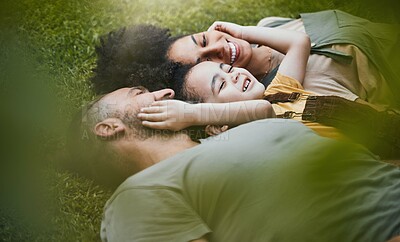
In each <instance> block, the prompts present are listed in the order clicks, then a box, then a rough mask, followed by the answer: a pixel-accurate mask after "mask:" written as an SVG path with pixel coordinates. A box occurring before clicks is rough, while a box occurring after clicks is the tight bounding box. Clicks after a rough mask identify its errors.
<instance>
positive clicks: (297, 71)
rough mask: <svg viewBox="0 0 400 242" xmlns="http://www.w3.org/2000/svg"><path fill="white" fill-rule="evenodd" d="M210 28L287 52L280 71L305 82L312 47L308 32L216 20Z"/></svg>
mask: <svg viewBox="0 0 400 242" xmlns="http://www.w3.org/2000/svg"><path fill="white" fill-rule="evenodd" d="M210 29H213V30H218V31H222V32H226V33H228V34H231V35H232V36H234V37H236V38H241V39H244V40H246V41H248V42H249V43H254V44H260V45H265V46H269V47H271V48H273V49H275V50H277V51H279V52H281V53H283V54H285V57H284V59H283V61H282V63H281V64H280V66H279V70H278V71H279V72H280V73H281V74H283V75H285V76H289V77H291V78H294V79H296V80H298V81H299V82H300V83H302V82H303V80H304V76H305V72H306V66H307V61H308V57H309V55H310V49H311V43H310V38H309V37H308V35H307V34H305V33H302V32H298V31H291V30H285V29H277V28H268V27H258V26H240V25H237V24H234V23H229V22H215V23H214V24H213V25H212V26H211V27H210V28H209V30H210Z"/></svg>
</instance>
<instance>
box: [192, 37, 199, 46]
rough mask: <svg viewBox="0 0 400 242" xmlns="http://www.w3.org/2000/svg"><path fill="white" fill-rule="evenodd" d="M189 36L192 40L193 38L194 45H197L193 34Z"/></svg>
mask: <svg viewBox="0 0 400 242" xmlns="http://www.w3.org/2000/svg"><path fill="white" fill-rule="evenodd" d="M190 37H191V38H192V40H193V42H194V44H195V45H199V44H197V41H196V39H195V38H194V36H193V35H191V36H190Z"/></svg>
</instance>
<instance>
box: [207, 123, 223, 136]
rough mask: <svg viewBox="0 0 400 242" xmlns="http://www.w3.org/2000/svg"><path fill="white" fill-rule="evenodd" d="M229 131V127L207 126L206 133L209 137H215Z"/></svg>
mask: <svg viewBox="0 0 400 242" xmlns="http://www.w3.org/2000/svg"><path fill="white" fill-rule="evenodd" d="M228 129H229V127H228V125H210V124H209V125H207V126H206V128H205V131H206V133H207V134H208V135H210V136H214V135H218V134H220V133H222V132H225V131H227V130H228Z"/></svg>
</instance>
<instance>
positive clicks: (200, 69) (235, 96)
mask: <svg viewBox="0 0 400 242" xmlns="http://www.w3.org/2000/svg"><path fill="white" fill-rule="evenodd" d="M185 86H186V88H189V89H190V90H192V91H194V92H195V93H196V94H198V95H199V96H200V97H202V99H203V100H204V101H205V102H216V103H226V102H235V101H245V100H254V99H261V98H262V97H263V94H264V91H265V88H264V86H263V84H261V83H260V82H259V81H258V80H257V79H256V78H255V77H254V76H253V75H252V74H251V73H250V72H248V71H247V70H246V69H243V68H236V67H232V66H229V65H226V64H219V63H215V62H210V61H206V62H202V63H200V64H197V65H196V66H194V67H193V68H192V69H191V70H190V71H189V73H188V75H187V76H186V81H185Z"/></svg>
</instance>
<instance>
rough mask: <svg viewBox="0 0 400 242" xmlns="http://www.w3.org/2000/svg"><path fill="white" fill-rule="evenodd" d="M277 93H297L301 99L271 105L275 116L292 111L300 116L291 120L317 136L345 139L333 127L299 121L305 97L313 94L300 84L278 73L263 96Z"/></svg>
mask: <svg viewBox="0 0 400 242" xmlns="http://www.w3.org/2000/svg"><path fill="white" fill-rule="evenodd" d="M279 92H284V93H292V92H299V93H301V94H302V97H301V98H300V99H299V100H297V101H294V102H286V103H276V104H272V108H273V109H274V111H275V113H276V115H281V114H284V113H285V112H286V111H294V112H296V113H299V114H300V115H297V116H295V117H294V118H293V119H294V120H298V121H300V122H302V123H303V124H305V125H306V126H307V127H309V128H311V129H312V130H314V131H315V132H317V133H318V134H319V135H321V136H324V137H329V138H334V139H345V136H344V135H343V134H341V133H340V132H339V130H338V129H336V128H334V127H331V126H325V125H322V124H320V123H315V122H310V121H303V120H302V119H301V113H303V110H304V107H305V105H306V99H307V96H308V95H315V94H314V93H312V92H308V91H305V90H304V88H303V86H302V85H301V84H300V82H298V81H297V80H295V79H293V78H290V77H288V76H284V75H281V74H280V73H278V74H277V75H276V76H275V78H274V79H273V80H272V82H271V84H270V85H269V86H268V87H267V89H266V90H265V92H264V95H265V96H267V95H270V94H276V93H279Z"/></svg>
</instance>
